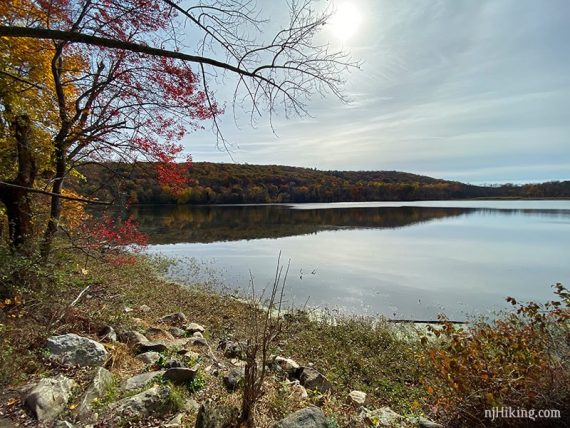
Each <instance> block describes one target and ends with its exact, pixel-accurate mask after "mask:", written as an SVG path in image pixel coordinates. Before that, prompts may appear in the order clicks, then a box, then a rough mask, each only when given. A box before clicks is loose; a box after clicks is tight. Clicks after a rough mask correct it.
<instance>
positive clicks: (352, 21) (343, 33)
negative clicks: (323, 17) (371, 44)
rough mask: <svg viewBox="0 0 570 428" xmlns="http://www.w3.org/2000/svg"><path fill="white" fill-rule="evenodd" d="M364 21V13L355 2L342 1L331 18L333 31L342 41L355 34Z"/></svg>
mask: <svg viewBox="0 0 570 428" xmlns="http://www.w3.org/2000/svg"><path fill="white" fill-rule="evenodd" d="M361 23H362V14H361V12H360V10H359V9H358V8H357V7H356V6H355V5H354V4H353V3H348V2H343V3H340V4H339V5H338V6H337V7H336V11H335V13H334V15H333V16H332V18H331V20H330V29H331V31H332V33H333V34H334V35H335V36H336V37H338V38H339V39H340V40H342V41H346V40H348V39H350V38H351V37H352V36H354V35H355V34H356V33H357V31H358V30H359V28H360V25H361Z"/></svg>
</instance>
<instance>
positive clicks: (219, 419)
mask: <svg viewBox="0 0 570 428" xmlns="http://www.w3.org/2000/svg"><path fill="white" fill-rule="evenodd" d="M238 416H239V410H238V409H237V408H235V407H230V406H227V405H224V404H220V403H216V402H214V401H211V400H208V401H206V402H205V403H204V404H202V405H201V406H200V410H198V416H197V417H196V425H195V428H233V427H235V426H236V421H237V419H238Z"/></svg>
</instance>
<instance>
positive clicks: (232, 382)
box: [223, 368, 245, 391]
mask: <svg viewBox="0 0 570 428" xmlns="http://www.w3.org/2000/svg"><path fill="white" fill-rule="evenodd" d="M244 376H245V369H243V368H239V369H238V368H236V369H231V370H230V371H229V372H228V373H227V374H226V375H225V376H224V379H223V381H224V386H225V387H226V389H227V390H228V391H235V390H236V389H238V387H239V386H240V384H242V383H243V379H244Z"/></svg>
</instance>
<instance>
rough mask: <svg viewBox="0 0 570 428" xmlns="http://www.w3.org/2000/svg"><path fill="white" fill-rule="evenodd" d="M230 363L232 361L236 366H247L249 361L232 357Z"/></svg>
mask: <svg viewBox="0 0 570 428" xmlns="http://www.w3.org/2000/svg"><path fill="white" fill-rule="evenodd" d="M230 363H232V365H234V366H236V367H245V366H246V365H247V363H246V362H245V361H244V360H240V359H238V358H232V359H231V360H230Z"/></svg>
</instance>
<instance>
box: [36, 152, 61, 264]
mask: <svg viewBox="0 0 570 428" xmlns="http://www.w3.org/2000/svg"><path fill="white" fill-rule="evenodd" d="M62 145H63V144H61V145H58V146H57V147H56V152H55V157H56V171H55V177H54V182H53V186H52V190H51V191H52V193H54V194H55V195H52V197H51V207H50V214H49V215H50V217H49V221H48V224H47V227H46V230H45V233H44V239H43V242H42V246H41V255H42V257H43V258H44V259H47V258H48V257H49V254H50V252H51V247H52V243H53V237H54V236H55V233H56V232H57V229H58V227H59V219H60V217H61V198H60V197H59V195H61V190H62V189H63V180H64V178H65V169H66V159H65V150H63V149H62V148H61V146H62Z"/></svg>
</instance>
